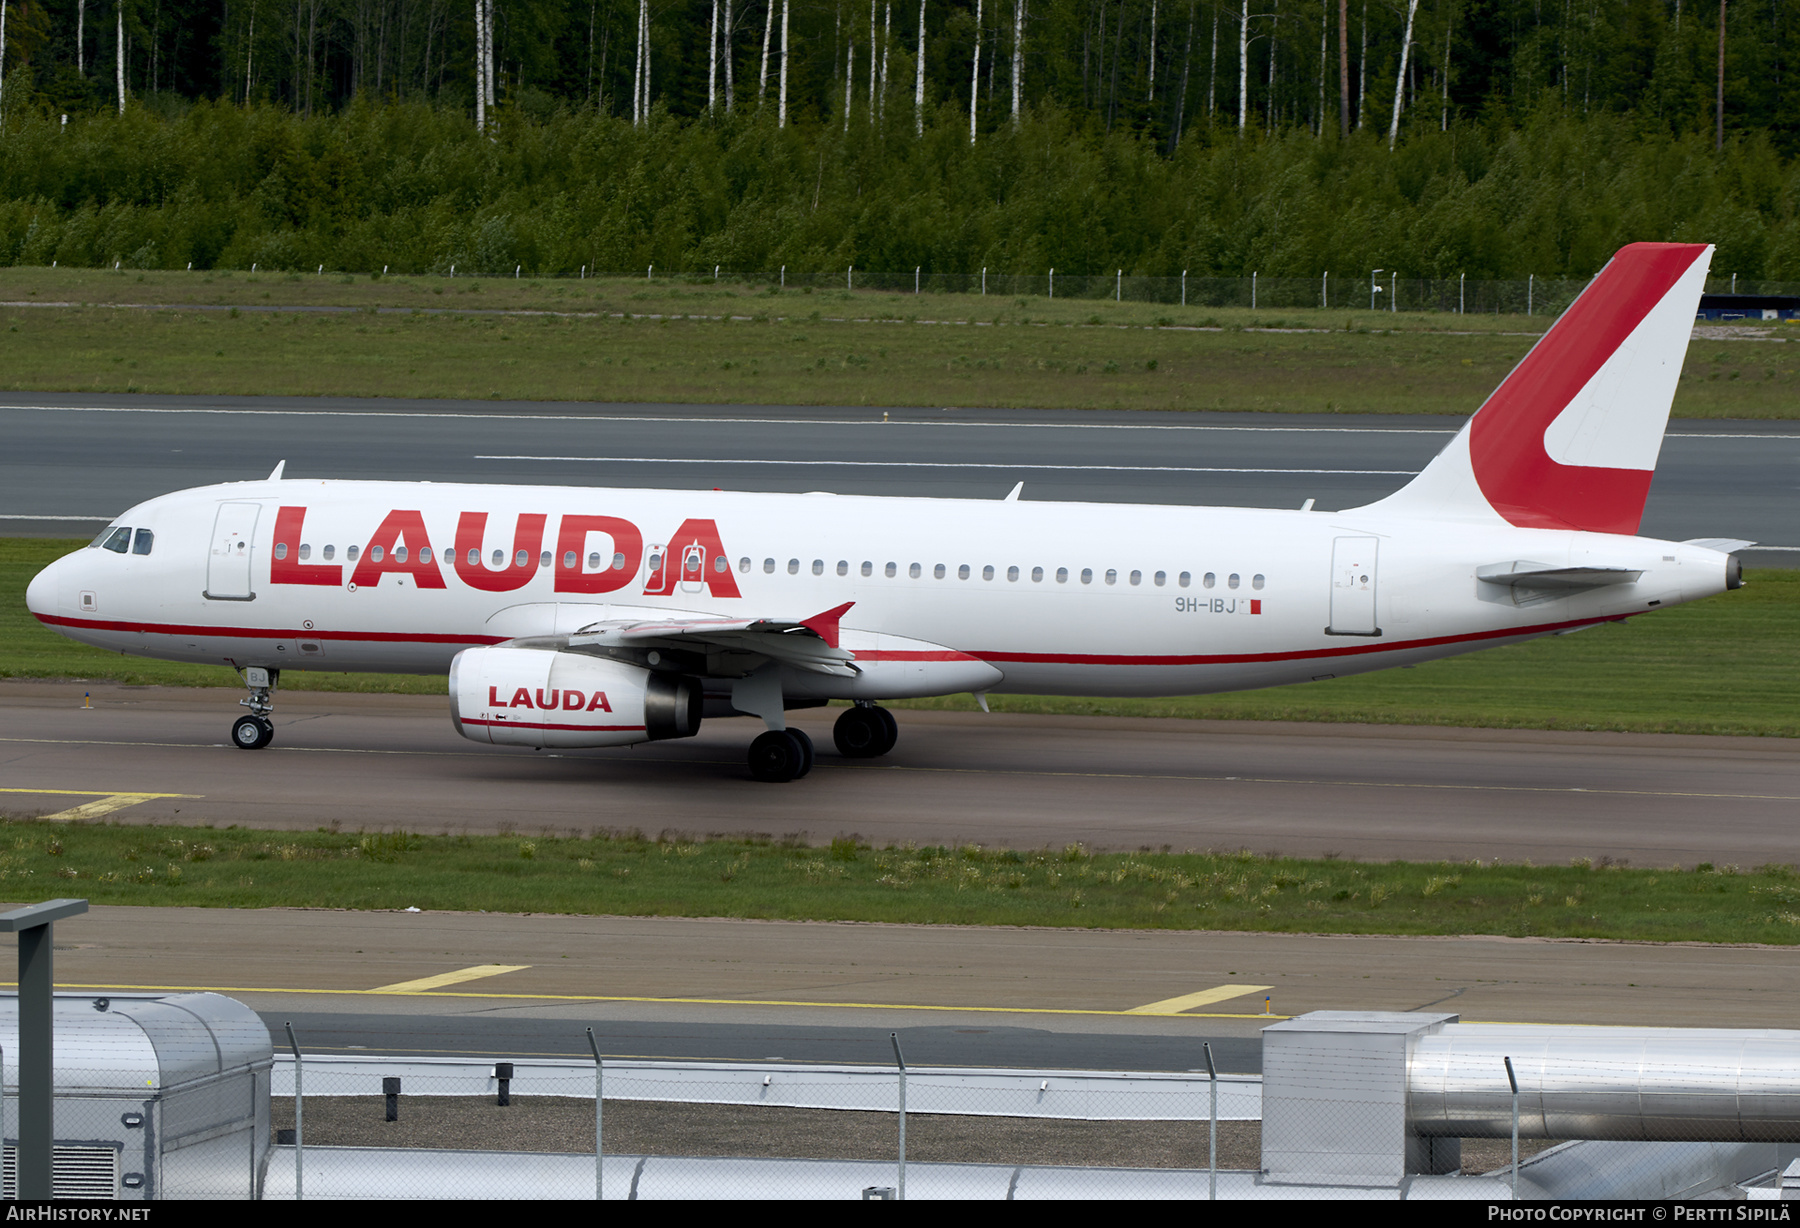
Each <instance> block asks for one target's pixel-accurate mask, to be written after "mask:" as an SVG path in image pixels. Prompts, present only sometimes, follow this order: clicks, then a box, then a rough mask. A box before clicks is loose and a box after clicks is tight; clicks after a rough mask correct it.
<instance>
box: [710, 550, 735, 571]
mask: <svg viewBox="0 0 1800 1228" xmlns="http://www.w3.org/2000/svg"><path fill="white" fill-rule="evenodd" d="M713 570H714V571H730V570H731V564H730V563H729V562H727V561H726V559H725V556H724V555H722V554H716V555H714V556H713Z"/></svg>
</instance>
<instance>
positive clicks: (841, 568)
mask: <svg viewBox="0 0 1800 1228" xmlns="http://www.w3.org/2000/svg"><path fill="white" fill-rule="evenodd" d="M849 574H850V563H849V561H848V560H846V559H839V560H838V575H840V576H847V575H849Z"/></svg>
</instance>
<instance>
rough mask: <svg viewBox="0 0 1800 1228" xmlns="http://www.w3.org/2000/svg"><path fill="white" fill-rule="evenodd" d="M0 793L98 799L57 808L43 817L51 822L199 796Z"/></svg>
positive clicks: (46, 791)
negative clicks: (151, 802)
mask: <svg viewBox="0 0 1800 1228" xmlns="http://www.w3.org/2000/svg"><path fill="white" fill-rule="evenodd" d="M0 793H37V794H42V795H44V796H49V797H92V798H96V799H98V800H96V801H91V802H84V803H82V804H81V805H79V806H73V807H70V808H69V809H68V810H59V811H57V812H56V813H55V814H47V815H45V816H44V819H45V820H46V821H47V822H51V823H78V822H80V821H81V820H83V819H97V818H99V817H100V816H101V815H103V814H111V813H112V812H113V811H115V810H123V809H125V807H127V806H135V805H137V804H138V803H139V802H149V801H155V800H156V799H157V798H159V797H199V796H201V795H200V794H198V793H108V792H107V791H105V790H104V789H0Z"/></svg>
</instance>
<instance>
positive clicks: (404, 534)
mask: <svg viewBox="0 0 1800 1228" xmlns="http://www.w3.org/2000/svg"><path fill="white" fill-rule="evenodd" d="M1711 251H1712V249H1711V248H1709V247H1703V246H1695V245H1681V244H1660V243H1641V244H1635V245H1633V246H1630V247H1627V248H1624V249H1623V250H1621V251H1620V252H1619V253H1618V254H1617V255H1616V256H1615V257H1614V258H1613V260H1612V261H1611V262H1610V263H1609V264H1608V265H1607V266H1606V268H1604V269H1603V270H1602V271H1601V272H1600V274H1599V275H1598V276H1597V277H1595V279H1594V280H1593V282H1592V283H1590V285H1589V286H1588V287H1587V289H1586V290H1585V291H1584V292H1583V293H1582V295H1581V296H1580V298H1578V299H1577V300H1576V301H1575V303H1574V304H1573V305H1572V306H1571V307H1570V308H1569V310H1568V311H1567V312H1566V313H1564V315H1563V316H1562V318H1561V319H1560V320H1559V321H1558V322H1557V323H1556V324H1555V326H1554V327H1552V328H1551V329H1550V331H1549V332H1548V333H1546V334H1545V335H1544V337H1543V338H1542V340H1540V341H1539V342H1538V344H1537V345H1536V346H1535V347H1534V348H1533V349H1532V350H1531V352H1530V353H1529V354H1527V355H1526V356H1525V358H1524V360H1523V361H1521V362H1520V363H1519V365H1518V366H1517V367H1516V368H1515V369H1514V370H1513V371H1512V373H1511V374H1510V375H1508V376H1507V378H1506V380H1505V381H1504V382H1503V383H1502V384H1501V385H1500V387H1499V388H1498V389H1497V390H1496V391H1495V392H1494V394H1493V395H1492V396H1491V397H1490V398H1489V399H1488V400H1487V402H1486V403H1485V404H1484V405H1483V406H1482V407H1481V409H1480V410H1479V412H1477V413H1476V414H1475V416H1474V417H1473V418H1471V419H1470V421H1469V422H1468V423H1467V424H1466V425H1465V426H1464V428H1463V429H1462V431H1461V432H1460V433H1459V434H1458V435H1457V436H1456V437H1455V438H1454V439H1453V440H1452V441H1451V442H1450V444H1449V445H1448V446H1447V447H1445V449H1444V450H1443V452H1442V453H1440V454H1439V455H1438V456H1437V458H1436V459H1434V460H1433V461H1432V462H1431V464H1430V465H1428V466H1427V467H1426V468H1425V469H1424V471H1422V472H1421V473H1420V474H1419V475H1418V476H1417V477H1416V478H1414V479H1413V480H1412V481H1411V482H1410V483H1408V484H1407V485H1406V486H1405V487H1404V488H1403V489H1401V490H1400V491H1398V492H1397V493H1395V494H1393V495H1391V496H1389V497H1388V498H1385V499H1382V500H1380V501H1379V502H1377V503H1372V504H1370V505H1368V506H1366V507H1360V508H1354V509H1351V510H1349V511H1339V512H1320V511H1312V510H1309V509H1302V510H1299V511H1274V510H1264V509H1244V508H1211V507H1164V506H1134V505H1115V504H1093V503H1040V502H1030V503H1027V502H1021V501H1019V500H1018V499H1017V498H1016V496H1017V494H1018V490H1017V488H1015V489H1014V491H1013V494H1012V495H1009V496H1007V498H1005V499H996V500H992V501H978V500H967V499H905V498H870V497H861V496H849V495H821V494H806V495H789V494H740V493H731V492H717V491H683V490H612V489H583V488H577V487H560V486H474V485H433V484H429V483H414V482H338V481H312V480H283V479H282V473H281V467H280V466H277V468H276V472H275V473H274V474H272V475H271V476H270V478H269V479H268V480H267V481H260V482H240V483H228V484H225V485H220V486H208V487H203V488H200V489H197V490H187V491H182V492H180V493H177V494H171V495H165V496H163V497H161V498H157V499H152V500H150V501H149V502H146V503H141V504H139V505H138V506H137V507H134V508H132V509H131V510H130V511H128V512H126V513H125V514H124V515H123V516H121V517H119V519H118V520H117V521H116V522H115V523H114V524H112V525H111V526H109V527H108V528H107V529H106V530H105V531H104V532H102V533H101V534H100V536H99V537H98V538H96V539H95V541H94V543H93V545H92V546H90V547H89V548H87V549H86V550H82V551H78V552H76V553H74V554H71V555H69V556H67V557H66V558H63V559H60V560H58V561H57V562H55V563H53V564H51V565H50V566H49V567H47V568H46V569H45V570H44V571H43V572H42V573H40V574H39V575H38V576H37V577H36V578H35V579H33V581H32V582H31V586H30V589H29V592H28V594H27V601H28V603H29V605H30V607H31V611H32V613H33V614H35V615H36V616H37V617H38V618H39V619H41V620H42V621H43V622H44V623H45V624H47V625H49V626H51V627H53V628H55V629H56V630H58V631H60V632H61V633H63V634H64V635H67V636H70V637H71V638H73V639H77V640H80V641H82V642H84V643H88V644H93V645H97V646H99V647H101V648H107V649H113V650H117V651H120V652H126V653H133V654H137V655H141V656H148V657H161V658H165V659H169V660H176V661H192V662H206V663H217V662H223V663H225V664H227V665H230V666H232V667H233V668H235V669H237V670H238V671H240V673H241V674H242V675H243V678H244V681H245V683H246V685H247V686H248V687H249V690H250V697H249V698H248V699H245V700H242V701H240V702H241V703H242V704H243V705H244V706H246V707H248V708H249V710H250V712H249V715H247V716H243V717H241V718H240V719H239V720H238V721H237V723H236V725H234V726H233V728H232V740H233V742H234V743H235V744H236V745H238V746H240V747H243V748H245V749H256V748H259V747H262V746H266V745H268V743H269V741H270V739H271V738H272V737H273V734H274V726H273V725H272V724H271V723H270V720H269V715H270V712H271V710H272V699H273V695H274V693H275V689H276V685H277V682H278V679H279V676H280V673H281V671H282V670H293V669H329V670H373V671H391V672H416V673H439V672H443V671H445V670H448V672H449V690H450V719H451V721H452V722H453V723H454V725H455V726H456V729H457V731H458V732H459V733H461V734H462V735H463V736H464V737H467V738H471V739H473V740H475V741H478V742H489V743H504V744H508V745H515V746H530V747H600V746H623V745H628V744H631V743H635V742H646V741H654V740H657V739H661V738H681V737H690V736H692V735H693V734H694V733H695V732H696V731H697V730H698V729H699V728H700V723H701V721H702V720H703V719H706V718H711V717H722V716H752V717H756V718H759V719H760V720H761V721H762V722H763V724H764V725H765V726H767V729H766V731H765V732H763V733H761V734H760V735H759V736H758V737H756V739H755V740H754V741H752V742H751V743H750V751H749V763H750V772H751V774H752V775H753V776H754V777H755V778H756V779H758V780H768V781H785V780H791V779H793V778H795V777H799V776H804V775H806V773H807V771H808V770H809V769H810V768H811V767H812V762H813V748H812V743H811V741H810V740H809V739H808V738H807V736H806V735H805V734H804V733H803V732H801V731H799V730H793V729H789V728H787V724H786V720H785V717H784V713H785V711H787V710H789V709H794V708H804V707H812V706H817V705H820V704H824V703H825V702H827V701H829V700H832V699H840V700H850V701H852V706H851V707H849V708H848V709H847V710H846V711H845V712H844V713H843V715H842V716H840V717H839V718H838V721H837V724H836V727H835V730H834V741H835V742H836V744H837V749H838V751H839V752H840V753H841V754H844V755H846V756H851V757H867V756H875V755H881V754H885V753H886V752H887V751H889V750H890V749H892V747H893V745H894V741H895V736H896V729H895V723H894V718H893V716H892V715H890V714H889V713H888V711H887V710H886V709H884V708H882V707H880V706H879V703H880V701H881V700H884V699H896V698H902V697H913V696H927V695H942V694H947V693H952V692H960V691H972V692H974V693H975V694H976V696H977V698H978V699H981V700H982V703H983V706H984V707H985V696H986V694H987V693H989V692H996V693H998V692H1027V693H1037V694H1061V695H1187V694H1196V693H1204V692H1217V691H1231V690H1241V689H1246V688H1251V687H1265V686H1272V685H1276V684H1279V683H1289V682H1304V681H1306V680H1308V679H1320V678H1331V677H1335V676H1342V675H1345V674H1354V673H1361V672H1363V671H1367V670H1375V669H1383V668H1387V667H1389V666H1396V665H1412V664H1416V663H1418V662H1421V661H1429V660H1432V659H1434V658H1437V657H1445V656H1450V655H1452V654H1455V653H1462V652H1468V651H1471V650H1473V649H1477V648H1484V647H1488V646H1490V645H1496V644H1509V643H1516V642H1518V641H1521V640H1526V639H1530V638H1533V637H1536V636H1545V635H1563V634H1568V633H1569V632H1573V631H1580V630H1582V629H1584V628H1587V627H1592V626H1595V625H1597V624H1600V623H1605V622H1614V621H1618V620H1620V619H1624V618H1627V617H1629V616H1631V615H1634V614H1642V613H1645V612H1647V611H1651V610H1656V609H1661V608H1664V607H1667V606H1672V605H1677V604H1679V603H1681V602H1684V601H1693V600H1695V599H1697V598H1700V597H1706V596H1710V595H1712V594H1714V593H1717V592H1720V591H1721V590H1724V589H1733V588H1737V587H1739V585H1740V584H1741V583H1742V574H1743V573H1742V568H1741V566H1740V564H1739V561H1738V559H1737V558H1736V556H1735V555H1732V554H1731V553H1729V552H1730V551H1732V550H1735V549H1740V548H1742V547H1743V546H1746V545H1749V544H1750V543H1748V542H1740V541H1731V540H1724V539H1718V540H1714V539H1707V540H1698V541H1687V542H1665V541H1655V540H1651V539H1647V538H1642V537H1638V536H1636V533H1637V529H1638V523H1639V520H1640V518H1641V516H1642V514H1643V509H1644V500H1645V497H1646V496H1647V494H1648V493H1649V489H1650V480H1651V477H1652V474H1653V472H1654V470H1655V468H1656V460H1657V454H1658V452H1659V451H1660V449H1661V446H1662V437H1663V430H1664V427H1665V425H1666V423H1667V420H1668V415H1669V406H1670V402H1671V401H1672V400H1673V397H1674V393H1675V384H1676V379H1677V377H1678V376H1679V374H1680V371H1681V364H1682V359H1683V357H1684V355H1685V354H1686V350H1687V343H1688V336H1689V330H1690V329H1691V327H1692V323H1693V320H1694V313H1695V309H1696V307H1697V304H1698V300H1699V296H1700V292H1701V288H1702V284H1703V282H1704V280H1705V277H1706V271H1707V266H1708V263H1709V261H1710V258H1711ZM1309 508H1310V504H1309Z"/></svg>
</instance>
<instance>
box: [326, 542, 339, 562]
mask: <svg viewBox="0 0 1800 1228" xmlns="http://www.w3.org/2000/svg"><path fill="white" fill-rule="evenodd" d="M336 553H337V547H336V546H327V547H325V561H326V562H327V563H329V562H331V556H332V555H334V554H336Z"/></svg>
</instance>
